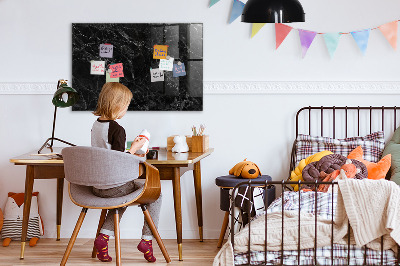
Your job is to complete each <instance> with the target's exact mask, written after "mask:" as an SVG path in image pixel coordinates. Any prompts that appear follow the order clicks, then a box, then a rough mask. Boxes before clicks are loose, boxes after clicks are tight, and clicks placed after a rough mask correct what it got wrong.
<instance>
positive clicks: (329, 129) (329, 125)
mask: <svg viewBox="0 0 400 266" xmlns="http://www.w3.org/2000/svg"><path fill="white" fill-rule="evenodd" d="M398 110H399V108H397V107H384V106H382V107H372V106H370V107H348V106H345V107H335V106H332V107H322V106H321V107H311V106H309V107H304V108H301V109H300V110H299V111H298V112H297V114H296V140H295V142H294V144H293V148H292V153H291V160H290V172H289V176H291V173H292V171H293V170H294V169H295V168H296V166H297V165H298V164H299V162H300V161H301V160H302V159H304V158H306V157H307V156H308V155H309V154H312V153H314V152H316V151H321V150H326V149H329V150H330V149H332V150H333V151H334V153H336V152H338V153H342V154H346V156H347V154H348V152H349V151H350V150H352V149H354V148H355V147H357V146H359V145H362V147H363V148H364V151H367V150H370V151H368V152H369V153H368V152H366V154H365V155H366V156H369V158H370V160H372V161H373V160H375V161H379V160H380V157H381V155H382V150H383V147H384V136H386V137H390V136H391V134H392V133H393V131H394V130H395V129H396V128H397V125H398V123H397V112H398ZM322 136H323V137H322ZM349 136H352V137H349ZM339 138H343V139H341V140H340V141H338V139H339ZM343 140H344V141H343ZM304 142H307V143H308V142H311V143H313V144H312V145H311V146H307V145H308V144H307V145H304ZM321 142H323V143H324V144H321ZM316 143H317V144H316ZM371 158H372V159H371ZM350 181H353V180H341V181H337V180H335V181H330V182H323V181H320V180H319V181H315V182H304V181H293V180H291V178H289V179H288V180H285V181H266V182H265V183H260V182H252V181H251V180H249V181H248V182H243V183H241V184H239V185H238V186H236V187H235V189H234V190H233V192H232V193H233V194H234V193H235V190H236V189H238V188H239V187H240V186H243V185H244V184H246V185H248V186H252V185H253V186H254V185H257V186H260V185H264V188H267V187H268V186H270V185H275V186H278V187H281V190H282V194H281V196H280V197H278V198H277V199H276V200H275V201H274V202H273V203H272V204H271V205H270V206H269V207H268V209H267V208H266V209H267V211H265V213H263V214H261V215H258V216H256V217H254V218H253V219H251V220H250V222H249V223H248V224H247V225H246V227H244V228H243V229H242V230H241V231H240V232H238V233H236V234H235V233H234V232H233V230H234V226H233V221H234V219H231V221H232V226H231V230H232V231H231V234H230V239H229V241H228V242H227V243H226V244H225V245H224V247H223V248H222V249H221V251H220V252H219V253H218V255H217V257H216V259H215V260H214V265H233V264H234V265H400V252H395V251H396V249H397V248H398V247H399V246H398V245H397V244H396V243H395V242H394V241H392V242H390V241H391V240H392V239H389V238H388V237H387V235H384V236H382V237H379V238H377V239H376V240H375V241H374V243H373V244H371V243H372V242H371V243H369V244H368V246H367V245H363V246H360V245H356V244H359V243H360V237H361V235H362V234H363V232H367V231H368V230H364V231H363V232H361V233H360V232H359V231H358V229H357V228H356V227H355V225H353V223H352V226H353V227H352V226H350V222H349V221H350V219H352V218H350V219H348V220H345V219H343V220H341V217H345V216H346V215H349V217H352V213H351V208H349V207H348V206H349V205H350V203H348V201H347V196H346V195H347V194H346V195H345V194H344V193H345V192H343V191H345V189H344V185H343V183H345V182H349V183H351V184H355V183H357V182H350ZM367 181H368V182H367V183H368V186H370V187H368V188H373V187H372V186H371V184H370V183H372V182H369V180H367ZM358 183H360V182H358ZM363 183H365V182H363ZM380 183H385V185H386V183H391V184H389V186H390V185H393V184H394V183H393V182H384V181H382V182H380ZM339 184H342V185H341V187H340V188H341V189H340V190H338V187H339ZM346 184H347V183H346ZM304 185H309V186H310V187H311V188H312V189H311V190H308V191H306V192H304V191H301V190H300V189H298V188H299V187H300V186H304ZM322 185H326V186H330V187H331V189H330V191H329V192H328V193H324V192H318V188H319V187H320V186H322ZM372 185H374V184H372ZM391 187H392V188H393V189H394V190H395V189H397V188H398V186H397V185H396V184H394V186H391ZM351 189H354V188H353V187H350V190H349V191H355V190H351ZM295 190H297V191H295ZM250 191H251V190H250ZM338 191H339V193H338ZM265 193H266V194H267V195H266V197H268V190H267V189H265ZM365 194H367V193H365ZM250 197H251V195H250ZM361 201H362V200H361ZM378 201H379V200H377V202H378ZM381 201H382V203H381V204H382V206H383V204H390V201H389V200H388V199H385V198H382V199H381ZM338 202H339V203H338ZM233 204H234V202H233V200H232V208H231V209H232V211H231V217H234V216H235V213H234V212H235V208H233ZM360 204H363V203H362V202H361V203H360ZM357 206H358V205H357ZM382 208H383V207H382ZM385 210H386V207H385ZM353 211H355V212H360V210H359V209H357V208H355V209H354V210H353ZM346 212H347V213H346ZM371 212H372V211H371ZM376 213H379V211H378V212H376ZM370 216H371V214H370ZM372 217H373V216H372ZM378 220H379V219H378ZM341 221H342V224H340V222H341ZM344 221H346V222H344ZM352 221H353V220H352ZM344 223H345V224H344ZM338 224H340V226H339V227H340V228H339V227H338ZM338 228H339V229H338ZM334 229H335V230H334ZM344 230H345V231H344ZM371 231H372V233H374V232H375V231H373V230H371ZM368 233H370V232H368ZM365 234H367V233H365ZM377 234H378V233H376V235H377ZM382 235H383V234H382ZM389 240H390V241H389ZM396 242H398V241H396Z"/></svg>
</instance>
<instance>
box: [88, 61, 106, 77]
mask: <svg viewBox="0 0 400 266" xmlns="http://www.w3.org/2000/svg"><path fill="white" fill-rule="evenodd" d="M104 68H105V61H90V74H91V75H104Z"/></svg>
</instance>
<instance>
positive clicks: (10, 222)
mask: <svg viewBox="0 0 400 266" xmlns="http://www.w3.org/2000/svg"><path fill="white" fill-rule="evenodd" d="M38 194H39V192H34V193H32V201H31V212H30V214H29V222H28V234H27V239H30V241H29V246H31V247H33V246H35V245H36V243H37V241H38V240H39V238H40V236H41V235H43V223H42V220H41V218H40V216H39V207H38V200H37V198H38ZM23 213H24V193H13V192H9V193H8V198H7V202H6V206H5V208H4V222H3V228H2V230H1V237H2V239H3V247H8V246H9V245H10V242H11V240H18V241H21V232H22V219H23Z"/></svg>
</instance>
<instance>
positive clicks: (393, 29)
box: [209, 0, 400, 58]
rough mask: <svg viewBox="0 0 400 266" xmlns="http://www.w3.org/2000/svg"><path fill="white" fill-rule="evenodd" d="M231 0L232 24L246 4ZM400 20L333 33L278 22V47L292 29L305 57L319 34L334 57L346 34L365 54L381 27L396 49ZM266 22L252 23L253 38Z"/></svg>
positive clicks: (215, 1) (214, 2)
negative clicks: (369, 43) (371, 35)
mask: <svg viewBox="0 0 400 266" xmlns="http://www.w3.org/2000/svg"><path fill="white" fill-rule="evenodd" d="M219 1H220V0H210V4H209V7H212V6H213V5H215V4H216V3H218V2H219ZM231 1H233V2H232V11H231V14H230V18H229V24H231V23H232V22H233V21H235V20H236V19H237V18H238V17H240V15H241V13H242V12H243V8H244V6H245V4H244V3H243V2H242V1H240V0H231ZM399 21H400V20H395V21H392V22H389V23H386V24H383V25H380V26H378V27H375V28H369V29H363V30H358V31H351V32H332V33H322V32H315V31H310V30H304V29H296V28H293V27H290V26H288V25H285V24H280V23H276V24H275V40H276V49H278V48H279V46H280V45H281V44H282V43H283V41H284V40H285V39H286V37H287V36H288V34H289V33H290V32H291V31H292V30H297V31H299V37H300V44H301V47H302V49H301V51H302V57H303V58H304V57H305V55H306V54H307V51H308V49H309V48H310V46H311V44H312V42H313V41H314V39H315V37H316V36H317V35H322V36H323V38H324V41H325V44H326V47H327V50H328V53H329V55H330V57H331V58H333V55H334V54H335V51H336V49H337V47H338V45H339V40H340V37H341V36H342V35H344V34H351V35H352V37H353V39H354V41H355V42H356V44H357V46H358V48H359V49H360V51H361V53H362V54H363V55H365V53H366V51H367V47H368V41H369V36H370V32H371V30H377V29H379V30H380V31H381V32H382V34H383V36H384V37H385V38H386V40H387V41H388V42H389V44H390V45H391V46H392V48H393V49H394V50H396V49H397V31H398V22H399ZM265 24H266V23H252V29H251V38H253V37H254V36H255V35H256V34H257V33H258V32H259V31H260V30H261V28H262V27H264V25H265Z"/></svg>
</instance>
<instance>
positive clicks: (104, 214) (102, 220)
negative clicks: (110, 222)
mask: <svg viewBox="0 0 400 266" xmlns="http://www.w3.org/2000/svg"><path fill="white" fill-rule="evenodd" d="M106 215H107V210H106V209H103V210H101V215H100V219H99V226H97V233H96V238H97V237H98V236H99V234H100V230H101V228H102V227H103V224H104V221H105V220H106ZM96 238H95V239H96ZM96 255H97V250H96V248H95V246H94V244H93V251H92V258H96Z"/></svg>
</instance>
